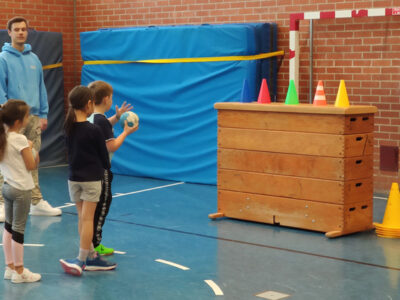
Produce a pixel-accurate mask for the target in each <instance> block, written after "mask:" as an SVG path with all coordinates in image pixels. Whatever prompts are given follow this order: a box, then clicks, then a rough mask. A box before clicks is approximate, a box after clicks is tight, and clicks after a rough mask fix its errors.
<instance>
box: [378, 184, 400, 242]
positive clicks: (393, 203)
mask: <svg viewBox="0 0 400 300" xmlns="http://www.w3.org/2000/svg"><path fill="white" fill-rule="evenodd" d="M374 225H375V228H376V234H377V235H378V236H380V237H389V238H400V193H399V185H398V184H397V182H393V183H392V188H391V189H390V194H389V199H388V201H387V204H386V210H385V215H384V217H383V221H382V224H379V223H374Z"/></svg>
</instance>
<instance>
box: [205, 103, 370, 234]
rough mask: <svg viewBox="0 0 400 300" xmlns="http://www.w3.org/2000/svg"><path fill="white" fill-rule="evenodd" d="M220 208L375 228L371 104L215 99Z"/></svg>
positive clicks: (326, 225) (240, 214)
mask: <svg viewBox="0 0 400 300" xmlns="http://www.w3.org/2000/svg"><path fill="white" fill-rule="evenodd" d="M214 107H215V108H216V109H217V110H218V183H217V186H218V212H217V213H214V214H210V215H209V217H210V218H212V219H214V218H218V217H223V216H225V217H230V218H237V219H242V220H249V221H257V222H263V223H269V224H280V225H283V226H289V227H296V228H303V229H309V230H315V231H321V232H325V233H326V235H327V236H328V237H336V236H341V235H345V234H349V233H353V232H358V231H364V230H369V229H372V228H373V224H372V212H373V203H372V198H373V130H374V113H375V112H376V111H377V110H376V107H374V106H349V107H345V106H333V105H323V106H319V105H317V106H316V105H312V104H298V105H285V104H283V103H270V104H260V103H216V104H215V106H214Z"/></svg>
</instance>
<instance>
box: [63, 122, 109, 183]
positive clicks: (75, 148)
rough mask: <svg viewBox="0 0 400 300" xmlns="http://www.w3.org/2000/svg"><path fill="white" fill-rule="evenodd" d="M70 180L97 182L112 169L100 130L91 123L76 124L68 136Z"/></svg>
mask: <svg viewBox="0 0 400 300" xmlns="http://www.w3.org/2000/svg"><path fill="white" fill-rule="evenodd" d="M66 141H67V150H68V160H69V180H71V181H97V180H101V179H103V176H104V170H105V169H107V170H108V169H110V161H109V158H108V151H107V147H106V143H105V141H104V137H103V133H102V132H101V130H100V128H99V127H98V126H96V125H93V124H91V123H90V122H88V121H86V122H75V123H74V124H73V127H72V129H71V133H70V135H69V136H67V139H66Z"/></svg>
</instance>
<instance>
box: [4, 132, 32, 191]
mask: <svg viewBox="0 0 400 300" xmlns="http://www.w3.org/2000/svg"><path fill="white" fill-rule="evenodd" d="M28 147H29V144H28V139H27V138H26V136H24V135H22V134H20V133H16V132H13V131H12V132H8V133H7V146H6V151H5V153H4V158H3V160H2V161H1V162H0V171H1V174H2V175H3V177H4V181H5V182H7V183H8V184H9V185H11V186H12V187H14V188H16V189H19V190H24V191H26V190H31V189H33V188H34V187H35V185H34V183H33V178H32V174H31V171H28V170H27V169H26V166H25V162H24V159H23V158H22V154H21V151H22V150H23V149H25V148H28Z"/></svg>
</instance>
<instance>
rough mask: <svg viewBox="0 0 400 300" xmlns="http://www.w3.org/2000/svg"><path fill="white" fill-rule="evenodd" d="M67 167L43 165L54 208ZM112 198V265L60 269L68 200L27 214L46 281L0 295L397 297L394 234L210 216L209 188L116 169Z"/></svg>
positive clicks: (28, 255)
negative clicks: (332, 231) (74, 272)
mask: <svg viewBox="0 0 400 300" xmlns="http://www.w3.org/2000/svg"><path fill="white" fill-rule="evenodd" d="M66 171H67V169H66V167H55V168H45V169H41V170H40V180H41V186H42V192H43V194H44V196H45V198H46V199H48V200H49V202H50V203H51V204H52V205H53V206H65V205H66V203H69V198H68V192H67V173H66ZM154 188H155V189H154ZM113 194H114V195H116V196H117V197H114V199H113V205H112V207H111V210H110V213H109V216H108V221H107V223H106V225H105V227H104V234H103V242H104V244H105V245H107V246H113V247H114V248H115V249H116V250H119V251H123V252H126V254H115V255H113V256H112V257H110V258H109V259H113V260H115V261H116V262H117V263H118V268H117V270H115V271H108V272H84V274H83V276H82V277H80V278H79V277H72V276H69V275H66V274H64V273H63V271H62V269H61V267H60V265H59V263H58V259H59V258H68V257H73V256H75V255H76V254H77V249H78V237H77V214H76V209H75V207H74V206H69V207H65V208H63V215H62V217H30V218H29V222H28V224H27V230H26V239H25V243H26V244H34V245H36V246H26V247H25V265H26V266H27V267H28V268H30V269H31V270H32V271H35V272H39V273H41V274H42V281H40V282H39V283H33V284H19V285H16V284H12V283H11V282H9V281H3V282H1V283H0V295H3V296H2V297H1V299H7V300H11V299H18V300H19V299H29V300H36V299H37V300H38V299H41V300H42V299H97V300H100V299H108V300H109V299H119V300H125V299H138V300H147V299H151V300H166V299H167V300H169V299H174V300H175V299H190V300H196V299H201V300H207V299H229V300H235V299H240V300H247V299H254V300H256V299H290V300H294V299H296V300H303V299H304V300H314V299H316V300H328V299H329V300H330V299H332V300H338V299H351V300H354V299H363V300H364V299H373V300H388V299H389V300H390V299H392V300H394V299H400V291H399V283H400V240H395V239H385V238H378V237H377V236H376V235H375V233H374V232H373V231H370V232H364V233H358V234H354V235H350V236H345V237H340V238H336V239H327V238H326V237H325V236H324V235H323V234H322V233H316V232H310V231H304V230H297V229H291V228H284V227H279V226H271V225H263V224H258V223H252V222H244V221H237V220H232V219H221V220H217V221H211V220H209V219H208V217H207V216H208V214H209V213H212V212H216V204H217V200H216V187H215V186H210V185H199V184H188V183H176V182H170V181H163V180H155V179H148V178H136V177H127V176H118V175H116V176H115V178H114V182H113ZM374 204H375V207H374V208H375V210H374V213H375V217H374V219H375V220H376V221H379V222H380V221H381V219H382V217H383V214H384V211H385V207H386V201H385V200H384V199H383V198H379V197H378V198H375V200H374ZM37 244H43V246H41V247H39V246H37ZM0 252H1V254H0V256H1V257H0V259H1V260H2V261H4V257H3V253H2V251H0ZM157 259H162V260H165V261H169V262H173V263H176V264H179V265H181V266H185V267H187V268H189V269H188V270H182V269H180V268H177V267H174V266H171V265H168V264H165V263H161V262H158V261H156V260H157ZM3 266H4V263H3ZM205 280H212V281H213V282H214V283H215V284H216V285H217V287H219V288H220V291H221V292H222V293H223V295H216V294H215V293H217V294H218V290H217V289H216V290H215V291H214V290H213V289H212V288H211V286H210V285H208V284H207V283H206V282H205ZM210 284H211V283H210ZM265 292H268V293H265ZM262 293H265V294H264V297H263V298H262V297H261V296H257V295H260V294H262ZM285 295H286V296H285Z"/></svg>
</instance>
